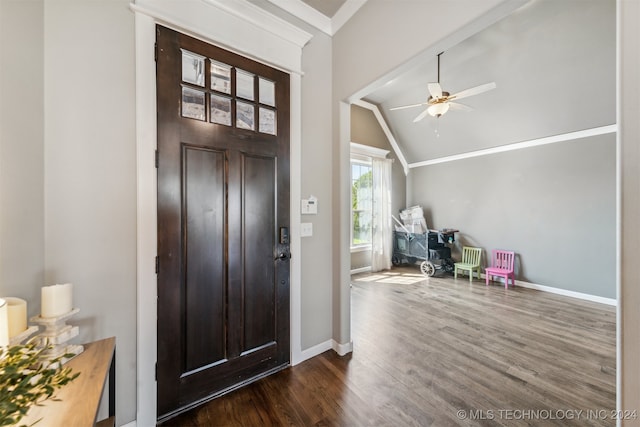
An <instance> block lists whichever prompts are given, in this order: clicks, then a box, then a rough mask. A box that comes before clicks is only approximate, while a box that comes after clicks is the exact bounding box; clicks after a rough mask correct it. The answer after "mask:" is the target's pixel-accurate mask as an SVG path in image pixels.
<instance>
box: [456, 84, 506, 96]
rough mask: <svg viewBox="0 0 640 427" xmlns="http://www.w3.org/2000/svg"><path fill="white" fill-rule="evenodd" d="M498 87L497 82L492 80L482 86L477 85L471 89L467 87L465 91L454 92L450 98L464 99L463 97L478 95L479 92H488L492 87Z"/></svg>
mask: <svg viewBox="0 0 640 427" xmlns="http://www.w3.org/2000/svg"><path fill="white" fill-rule="evenodd" d="M495 88H496V83H495V82H491V83H486V84H483V85H480V86H476V87H472V88H470V89H465V90H463V91H460V92H458V93H454V94H453V95H451V96H450V97H449V99H462V98H467V97H469V96H473V95H478V94H479V93H482V92H487V91H489V90H491V89H495Z"/></svg>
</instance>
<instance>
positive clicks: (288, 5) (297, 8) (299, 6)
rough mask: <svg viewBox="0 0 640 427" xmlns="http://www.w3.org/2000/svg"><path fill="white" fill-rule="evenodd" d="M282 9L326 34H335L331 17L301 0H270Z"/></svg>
mask: <svg viewBox="0 0 640 427" xmlns="http://www.w3.org/2000/svg"><path fill="white" fill-rule="evenodd" d="M269 2H271V3H273V4H274V5H276V6H278V7H279V8H280V9H282V10H284V11H286V12H288V13H290V14H291V15H293V16H295V17H296V18H298V19H301V20H303V21H304V22H306V23H307V24H309V25H311V26H312V27H315V28H317V29H319V30H320V31H322V32H323V33H325V34H328V35H330V36H331V35H333V33H332V31H331V18H329V17H328V16H326V15H324V14H322V13H320V12H318V11H317V10H316V9H314V8H312V7H311V6H309V5H308V4H307V3H305V2H303V1H301V0H269Z"/></svg>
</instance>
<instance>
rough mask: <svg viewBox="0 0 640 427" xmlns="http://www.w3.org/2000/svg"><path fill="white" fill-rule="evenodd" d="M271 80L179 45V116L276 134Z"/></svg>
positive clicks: (274, 91)
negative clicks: (180, 73) (180, 97)
mask: <svg viewBox="0 0 640 427" xmlns="http://www.w3.org/2000/svg"><path fill="white" fill-rule="evenodd" d="M275 93H276V86H275V82H273V81H271V80H269V79H267V78H265V77H262V76H259V75H256V74H253V73H250V72H248V71H245V70H243V69H241V68H238V67H234V66H232V65H229V64H225V63H223V62H220V61H216V60H215V59H211V58H207V57H204V56H202V55H198V54H196V53H193V52H189V51H188V50H184V49H182V103H181V114H182V117H186V118H189V119H195V120H200V121H208V122H210V123H214V124H218V125H223V126H230V127H235V128H238V129H245V130H249V131H254V132H260V133H263V134H268V135H276V129H277V117H278V112H277V106H276V96H275Z"/></svg>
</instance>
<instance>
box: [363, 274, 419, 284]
mask: <svg viewBox="0 0 640 427" xmlns="http://www.w3.org/2000/svg"><path fill="white" fill-rule="evenodd" d="M425 279H426V277H425V276H423V275H422V274H416V273H398V272H391V271H388V272H387V271H385V272H382V273H378V274H371V275H367V276H363V277H358V278H354V279H353V281H354V282H379V283H397V284H400V285H411V284H413V283H418V282H421V281H423V280H425Z"/></svg>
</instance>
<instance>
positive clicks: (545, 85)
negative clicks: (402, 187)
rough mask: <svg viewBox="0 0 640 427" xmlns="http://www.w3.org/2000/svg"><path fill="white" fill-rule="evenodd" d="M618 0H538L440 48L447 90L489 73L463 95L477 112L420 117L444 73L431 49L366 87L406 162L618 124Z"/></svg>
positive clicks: (371, 100)
mask: <svg viewBox="0 0 640 427" xmlns="http://www.w3.org/2000/svg"><path fill="white" fill-rule="evenodd" d="M615 25H616V23H615V0H581V1H550V0H533V1H531V2H530V3H528V4H526V5H525V6H523V7H521V8H520V9H519V10H517V11H515V12H514V13H512V14H511V15H510V16H508V17H507V18H505V19H503V20H502V21H499V22H497V23H496V24H494V25H492V26H490V27H488V28H486V29H485V30H483V31H481V32H479V33H477V34H475V35H474V36H472V37H470V38H468V39H466V40H464V41H463V42H461V43H459V44H458V45H456V46H454V47H452V48H451V49H449V50H447V51H446V52H444V53H443V55H442V56H441V70H440V73H441V74H440V82H441V85H442V87H443V90H446V91H448V92H450V93H452V94H453V93H455V92H458V91H461V90H463V89H467V88H469V87H473V86H476V85H480V84H483V83H487V82H495V83H496V85H497V88H496V89H494V90H492V91H490V92H486V93H483V94H480V95H477V96H473V97H469V98H466V99H464V100H461V101H460V102H461V103H464V104H465V105H468V106H470V107H472V108H473V111H471V112H461V111H449V112H447V113H446V114H445V115H444V116H442V117H440V118H434V117H431V116H427V117H426V118H425V119H423V120H422V121H420V122H418V123H413V119H414V118H415V117H416V116H417V115H418V114H419V113H420V112H421V111H422V110H423V108H422V107H417V108H413V109H405V110H396V111H391V110H390V108H392V107H395V106H399V105H407V104H416V103H420V102H425V101H426V100H427V98H428V92H427V83H429V82H435V81H437V61H436V57H433V58H432V59H431V60H430V61H424V62H423V63H421V64H419V65H418V66H416V67H415V68H413V69H411V70H409V71H407V72H406V73H404V74H403V75H401V76H399V77H396V78H395V79H394V80H392V81H390V82H389V83H388V84H386V85H385V86H383V87H382V88H380V89H378V90H375V91H374V92H372V93H369V94H368V95H366V96H365V100H367V101H369V102H371V103H373V104H376V105H378V106H379V108H380V110H381V111H382V114H383V116H384V117H385V118H386V120H387V122H388V124H389V127H390V128H391V130H392V132H393V133H394V135H395V137H396V139H397V141H398V144H399V145H400V146H401V147H402V151H403V153H404V155H405V157H406V158H407V161H408V162H409V163H414V162H420V161H425V160H430V159H434V158H439V157H443V156H450V155H455V154H460V153H465V152H469V151H474V150H478V149H484V148H490V147H495V146H500V145H505V144H510V143H516V142H521V141H526V140H531V139H536V138H542V137H547V136H552V135H557V134H562V133H568V132H574V131H580V130H585V129H589V128H594V127H599V126H605V125H610V124H614V123H615V121H616V117H615V111H616V110H615V84H616V80H615V69H616V40H615V37H616V36H615Z"/></svg>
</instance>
